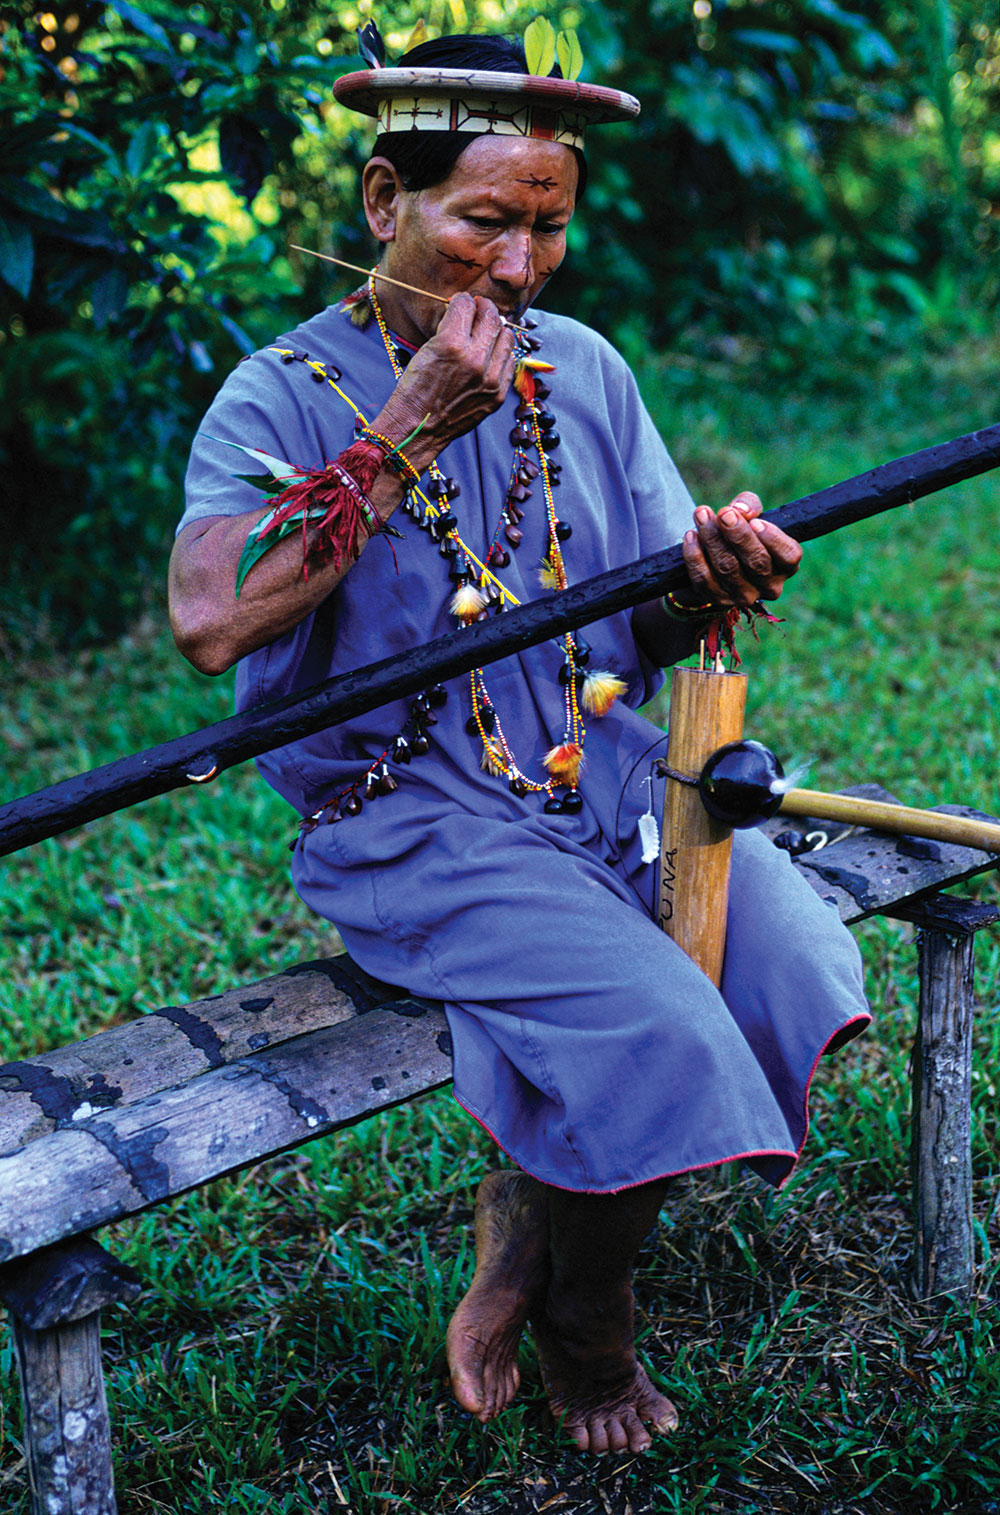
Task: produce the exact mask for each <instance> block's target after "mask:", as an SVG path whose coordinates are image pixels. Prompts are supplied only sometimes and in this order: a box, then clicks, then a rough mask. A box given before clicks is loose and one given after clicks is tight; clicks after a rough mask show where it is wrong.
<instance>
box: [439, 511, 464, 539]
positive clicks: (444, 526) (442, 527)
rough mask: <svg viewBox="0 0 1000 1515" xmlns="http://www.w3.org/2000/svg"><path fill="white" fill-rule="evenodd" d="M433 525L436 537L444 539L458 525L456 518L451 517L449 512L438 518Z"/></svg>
mask: <svg viewBox="0 0 1000 1515" xmlns="http://www.w3.org/2000/svg"><path fill="white" fill-rule="evenodd" d="M434 524H435V526H436V527H437V532H438V535H439V536H442V537H445V536H447V535H448V533H449V531H454V530H455V527H456V526H457V525H458V516H453V515H452V513H451V511H450V510H449V511H446V512H445V514H444V515H443V516H438V518H437V520H436V521H435V523H434Z"/></svg>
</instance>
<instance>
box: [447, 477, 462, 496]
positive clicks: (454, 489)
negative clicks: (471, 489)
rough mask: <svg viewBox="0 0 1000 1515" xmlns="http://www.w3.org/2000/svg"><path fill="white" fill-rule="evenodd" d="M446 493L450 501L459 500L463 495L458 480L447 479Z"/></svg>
mask: <svg viewBox="0 0 1000 1515" xmlns="http://www.w3.org/2000/svg"><path fill="white" fill-rule="evenodd" d="M444 492H445V494H446V495H447V497H448V499H449V500H457V499H458V497H459V495H460V494H461V493H462V486H461V484H460V483H459V482H458V480H457V479H445V481H444Z"/></svg>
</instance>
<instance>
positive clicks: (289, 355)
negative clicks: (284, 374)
mask: <svg viewBox="0 0 1000 1515" xmlns="http://www.w3.org/2000/svg"><path fill="white" fill-rule="evenodd" d="M281 361H282V363H294V362H295V354H294V353H293V352H283V353H282V354H281Z"/></svg>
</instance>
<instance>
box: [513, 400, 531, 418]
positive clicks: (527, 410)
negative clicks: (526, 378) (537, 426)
mask: <svg viewBox="0 0 1000 1515" xmlns="http://www.w3.org/2000/svg"><path fill="white" fill-rule="evenodd" d="M514 414H515V416H516V417H517V419H518V420H519V421H530V420H531V418H532V416H533V415H534V414H535V407H534V406H533V405H526V404H525V403H524V401H523V400H522V401H521V403H520V405H519V406H518V407H517V409H516V410H515V411H514Z"/></svg>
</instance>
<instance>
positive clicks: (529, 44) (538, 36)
mask: <svg viewBox="0 0 1000 1515" xmlns="http://www.w3.org/2000/svg"><path fill="white" fill-rule="evenodd" d="M524 56H525V58H526V59H527V61H528V73H529V74H538V75H540V76H542V77H544V76H545V75H546V74H547V73H548V72H549V70H550V69H551V67H552V64H553V63H554V62H555V56H556V34H555V29H554V27H553V25H552V22H551V21H546V19H545V17H544V16H536V17H535V19H534V21H532V23H531V25H530V26H526V27H525V29H524Z"/></svg>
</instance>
